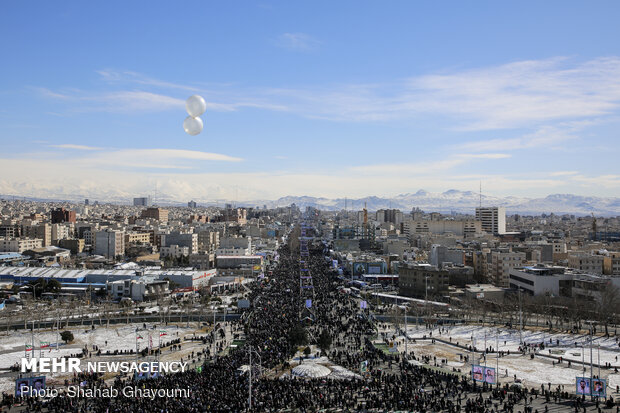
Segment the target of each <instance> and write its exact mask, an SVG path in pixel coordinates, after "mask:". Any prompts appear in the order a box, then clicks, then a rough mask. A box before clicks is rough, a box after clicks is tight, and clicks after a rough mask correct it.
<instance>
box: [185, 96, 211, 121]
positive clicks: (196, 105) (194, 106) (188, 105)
mask: <svg viewBox="0 0 620 413" xmlns="http://www.w3.org/2000/svg"><path fill="white" fill-rule="evenodd" d="M185 109H186V110H187V113H189V116H192V117H194V118H197V117H198V116H200V115H202V114H203V113H205V111H206V110H207V102H205V100H204V99H203V98H202V96H200V95H193V96H190V97H189V98H187V101H186V102H185Z"/></svg>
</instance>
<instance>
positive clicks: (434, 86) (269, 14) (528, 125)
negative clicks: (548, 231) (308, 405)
mask: <svg viewBox="0 0 620 413" xmlns="http://www.w3.org/2000/svg"><path fill="white" fill-rule="evenodd" d="M619 12H620V3H618V2H615V1H609V2H605V1H597V2H571V1H545V2H525V1H520V2H496V1H488V2H482V1H479V2H460V1H452V2H450V1H445V2H431V1H427V2H421V1H391V2H364V1H338V2H334V1H324V2H322V1H313V2H291V1H281V2H273V1H259V2H251V1H247V2H206V1H198V2H190V1H179V2H163V1H149V2H146V1H144V2H113V1H108V2H70V1H67V2H60V3H58V2H55V3H52V2H42V1H41V2H27V3H25V2H10V3H9V2H3V4H2V5H1V6H0V50H1V51H2V56H3V59H2V60H3V64H2V65H0V97H1V98H0V144H1V145H2V148H4V150H3V151H2V152H3V153H2V154H1V155H0V194H11V195H24V196H49V197H62V196H73V195H76V196H77V195H79V196H85V197H90V198H98V199H105V197H110V198H112V197H116V198H118V197H127V198H130V197H132V196H134V195H136V196H138V195H143V194H147V193H154V192H155V191H157V192H158V193H162V194H163V193H165V194H167V195H169V196H171V197H174V198H177V199H178V200H180V201H182V200H185V199H187V198H193V199H197V200H214V199H222V200H223V199H237V200H249V199H273V198H275V197H278V196H283V195H313V196H326V197H337V196H338V197H339V196H348V197H358V196H365V195H378V196H390V195H396V194H399V193H406V192H415V191H417V190H418V189H425V190H427V191H431V192H439V191H445V190H448V189H452V188H455V189H460V190H474V191H475V190H477V189H478V185H479V182H480V181H482V184H483V188H484V189H485V192H488V193H489V194H492V195H498V196H505V195H515V196H528V197H534V196H544V195H547V194H552V193H575V194H581V195H597V196H620V168H619V167H618V161H617V159H618V155H619V150H618V141H619V137H618V134H619V133H618V130H619V128H618V127H619V126H620V116H619V115H620V50H618V48H619V47H620V46H619V43H618V39H620V29H619V27H620V26H619V25H618V24H617V17H618V16H619V15H620V13H619ZM194 93H198V94H201V95H202V96H204V98H205V99H206V101H207V103H208V110H207V112H206V113H205V115H204V116H203V120H204V123H205V128H204V131H203V132H202V133H201V134H200V135H198V136H194V137H192V136H189V135H186V134H185V133H184V132H183V129H182V122H183V119H184V118H185V116H186V114H185V111H184V107H183V102H184V100H185V99H186V98H187V97H188V96H190V95H192V94H194Z"/></svg>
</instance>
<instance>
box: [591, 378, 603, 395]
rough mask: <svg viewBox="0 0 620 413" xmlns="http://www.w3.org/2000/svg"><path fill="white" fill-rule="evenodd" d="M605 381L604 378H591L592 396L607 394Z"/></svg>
mask: <svg viewBox="0 0 620 413" xmlns="http://www.w3.org/2000/svg"><path fill="white" fill-rule="evenodd" d="M606 390H607V381H606V380H605V379H592V396H594V397H606V396H607V391H606Z"/></svg>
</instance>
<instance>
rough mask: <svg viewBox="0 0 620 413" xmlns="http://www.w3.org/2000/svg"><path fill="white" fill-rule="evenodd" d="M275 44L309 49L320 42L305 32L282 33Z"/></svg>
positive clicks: (290, 47) (302, 49) (303, 49)
mask: <svg viewBox="0 0 620 413" xmlns="http://www.w3.org/2000/svg"><path fill="white" fill-rule="evenodd" d="M277 44H278V45H279V46H280V47H284V48H286V49H291V50H301V51H309V50H314V49H316V48H317V47H319V45H320V44H321V42H319V41H318V40H317V39H315V38H314V37H312V36H310V35H309V34H306V33H283V34H281V35H280V36H279V37H278V41H277Z"/></svg>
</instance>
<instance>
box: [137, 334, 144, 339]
mask: <svg viewBox="0 0 620 413" xmlns="http://www.w3.org/2000/svg"><path fill="white" fill-rule="evenodd" d="M136 340H144V337H142V336H141V335H140V334H138V335H137V336H136Z"/></svg>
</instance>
